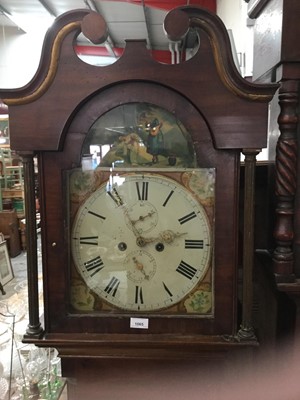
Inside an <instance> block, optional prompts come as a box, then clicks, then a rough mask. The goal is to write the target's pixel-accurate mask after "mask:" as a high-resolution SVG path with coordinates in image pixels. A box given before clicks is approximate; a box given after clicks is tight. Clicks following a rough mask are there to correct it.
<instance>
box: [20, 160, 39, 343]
mask: <svg viewBox="0 0 300 400" xmlns="http://www.w3.org/2000/svg"><path fill="white" fill-rule="evenodd" d="M21 157H22V161H23V168H24V200H25V218H26V245H27V281H28V309H29V324H28V327H27V330H26V335H25V336H26V337H37V336H38V337H39V336H40V335H41V334H42V333H43V329H42V327H41V323H40V317H39V290H38V261H37V233H36V208H35V179H34V163H33V153H29V154H21Z"/></svg>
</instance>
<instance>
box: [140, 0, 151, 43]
mask: <svg viewBox="0 0 300 400" xmlns="http://www.w3.org/2000/svg"><path fill="white" fill-rule="evenodd" d="M142 7H143V12H144V18H145V25H146V30H147V41H148V44H149V49H150V50H152V41H151V38H150V28H149V22H148V16H147V9H146V5H145V1H144V0H142Z"/></svg>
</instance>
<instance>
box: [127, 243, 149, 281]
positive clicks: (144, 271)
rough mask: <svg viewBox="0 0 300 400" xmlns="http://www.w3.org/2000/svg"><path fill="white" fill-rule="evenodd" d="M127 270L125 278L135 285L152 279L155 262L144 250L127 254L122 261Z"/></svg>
mask: <svg viewBox="0 0 300 400" xmlns="http://www.w3.org/2000/svg"><path fill="white" fill-rule="evenodd" d="M124 266H125V268H126V269H127V277H128V279H130V280H131V281H133V282H135V283H142V282H143V281H145V280H147V281H149V280H150V279H152V278H153V276H154V275H155V272H156V261H155V259H154V257H152V255H151V254H150V253H148V252H147V251H144V250H136V251H133V252H131V253H129V254H128V256H127V257H126V259H125V260H124Z"/></svg>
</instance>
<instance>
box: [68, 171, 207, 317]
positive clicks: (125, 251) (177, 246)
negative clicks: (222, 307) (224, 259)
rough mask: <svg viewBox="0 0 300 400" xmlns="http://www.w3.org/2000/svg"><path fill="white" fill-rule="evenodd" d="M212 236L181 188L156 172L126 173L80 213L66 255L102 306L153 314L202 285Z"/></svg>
mask: <svg viewBox="0 0 300 400" xmlns="http://www.w3.org/2000/svg"><path fill="white" fill-rule="evenodd" d="M211 236H212V234H211V228H210V223H209V219H208V217H207V215H206V212H205V209H204V207H203V206H202V205H201V204H200V203H199V201H198V199H196V197H195V196H194V195H193V194H192V193H191V192H190V191H189V190H188V189H187V188H186V187H185V186H183V185H181V184H180V183H178V182H177V181H175V180H173V179H170V178H168V177H166V176H164V175H161V174H157V173H156V174H154V173H130V174H129V173H128V174H124V175H118V179H117V181H116V183H114V184H109V182H105V183H104V184H102V185H100V187H99V188H97V189H96V190H95V191H94V192H93V193H92V194H91V195H90V196H89V197H88V198H87V199H86V200H85V201H84V203H83V204H82V205H81V206H80V208H79V209H78V211H77V214H76V216H75V219H74V222H73V226H72V233H71V240H72V248H71V251H72V257H73V261H74V263H75V266H76V268H77V271H78V272H79V274H80V276H81V277H82V278H83V280H84V281H85V283H86V285H87V286H88V287H89V288H90V289H92V290H93V292H95V293H96V294H97V295H98V296H99V297H100V298H101V299H102V300H104V301H105V302H107V303H108V304H110V305H112V306H114V307H117V308H120V309H123V310H129V311H140V312H153V311H159V310H162V309H165V308H168V307H170V306H173V305H175V304H177V303H179V302H180V301H182V300H183V299H184V298H185V297H186V296H187V295H188V294H190V293H191V292H193V290H194V289H195V288H196V287H197V286H198V284H199V282H201V281H202V280H203V278H204V276H205V274H206V272H207V269H208V266H209V265H210V261H211Z"/></svg>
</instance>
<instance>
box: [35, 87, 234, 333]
mask: <svg viewBox="0 0 300 400" xmlns="http://www.w3.org/2000/svg"><path fill="white" fill-rule="evenodd" d="M145 101H146V102H147V103H150V104H155V105H157V106H159V107H162V108H164V109H166V110H168V111H169V112H171V113H173V114H174V115H176V118H177V119H178V120H180V121H181V122H182V124H183V125H184V126H185V127H186V129H187V131H188V132H189V134H190V135H191V138H192V142H193V144H194V147H195V153H196V159H197V166H198V167H201V168H215V169H216V175H217V179H216V188H215V199H216V205H215V210H216V211H215V221H214V225H215V238H214V243H215V244H214V263H215V265H216V272H215V276H214V279H215V282H214V287H215V289H214V290H215V316H214V318H207V319H203V318H201V321H199V319H198V318H197V317H196V316H195V317H193V318H192V317H189V318H186V319H184V321H185V322H184V328H181V329H178V318H176V317H173V318H170V317H164V318H163V317H162V316H159V315H155V314H153V313H152V314H151V313H148V315H147V317H148V318H149V320H150V321H149V328H148V331H147V333H162V332H164V333H166V332H167V333H178V334H179V333H185V334H188V333H201V334H215V335H217V334H231V333H232V327H233V326H235V318H236V314H235V304H234V302H235V300H233V299H236V297H235V290H236V288H235V274H236V271H235V265H236V258H237V248H236V245H234V243H236V242H237V241H236V233H235V232H236V228H235V226H234V224H232V223H229V222H228V223H226V219H227V218H228V219H230V221H235V223H237V222H236V221H237V215H236V204H237V196H236V193H237V187H236V186H235V185H237V183H235V184H234V183H233V182H236V180H235V178H236V176H237V175H238V172H237V171H238V157H239V154H238V152H237V151H236V152H229V153H228V152H225V151H224V152H219V153H218V156H217V157H216V150H215V149H214V147H213V144H212V143H213V141H212V137H211V134H210V130H209V127H208V125H207V123H206V122H205V120H204V119H203V117H202V116H201V114H200V113H199V111H197V109H196V108H195V107H194V106H193V105H192V104H191V103H190V102H188V101H187V100H186V99H184V98H183V97H182V96H180V95H178V94H177V93H176V92H174V91H172V90H170V89H167V88H164V87H162V86H160V85H155V84H149V83H137V82H136V83H130V84H126V83H122V84H118V85H116V86H115V87H113V88H109V89H106V90H105V91H103V92H102V93H100V94H97V95H95V96H94V97H93V98H92V99H90V100H89V101H88V102H86V104H84V106H83V107H81V109H80V110H79V111H78V112H77V113H76V115H75V117H74V118H73V119H72V121H71V123H70V126H69V127H68V130H67V132H66V134H65V143H64V148H63V150H62V151H61V152H58V153H53V152H43V154H42V155H41V156H40V164H41V165H42V171H43V176H44V182H43V191H42V192H43V199H42V204H43V207H44V208H45V209H44V218H43V223H44V224H45V225H46V226H47V232H46V233H45V235H46V238H45V241H46V243H51V242H52V241H51V240H49V239H48V238H47V237H48V235H51V236H52V232H55V243H56V246H55V247H54V248H53V247H51V252H47V257H46V260H45V263H46V265H47V266H48V267H47V268H51V273H50V271H49V273H47V274H46V276H47V285H46V288H47V287H49V289H50V291H51V292H52V290H53V285H54V287H55V292H56V296H55V297H53V296H50V295H49V296H47V299H48V300H47V304H48V307H47V310H48V311H47V315H46V321H47V329H46V331H47V332H48V333H50V332H51V331H53V332H65V333H66V332H77V333H79V332H82V331H88V332H94V333H105V332H113V333H121V332H122V333H130V332H132V329H131V328H130V326H129V319H130V316H132V315H129V314H128V312H127V313H124V312H123V316H122V313H121V314H120V313H119V314H117V315H109V314H103V315H101V313H100V315H89V313H79V312H77V313H76V312H75V313H74V311H73V312H72V309H71V307H70V306H69V303H70V300H69V299H70V293H69V290H68V287H69V283H70V267H68V268H65V267H64V268H62V265H67V266H70V264H71V256H70V253H69V252H68V251H62V250H63V249H68V248H69V246H70V243H69V242H68V236H69V235H68V230H69V228H70V227H69V226H68V221H67V220H66V216H67V215H68V212H67V205H68V204H67V203H68V201H67V200H66V199H67V193H66V188H67V186H66V181H65V175H64V173H62V171H68V170H70V169H72V168H74V167H80V165H81V157H82V148H83V145H84V140H85V138H86V135H87V134H88V132H89V130H90V129H91V127H92V126H93V124H94V123H95V121H97V119H98V118H99V116H101V115H103V114H104V113H105V112H107V111H108V110H110V109H113V108H115V107H117V106H119V105H120V103H121V104H122V103H123V104H127V103H130V102H145ZM224 165H226V169H225V168H223V167H222V166H224ZM229 182H230V184H229ZM53 187H55V188H56V190H55V191H54V190H53ZM58 188H60V190H57V189H58ZM50 199H51V201H50V203H49V200H50ZM62 204H64V205H65V206H64V207H63V208H62V207H61V205H62ZM221 209H224V210H226V212H220V211H219V210H221ZM58 225H59V226H60V227H59V228H58ZM233 260H234V261H233ZM50 266H51V267H50ZM133 315H138V314H137V313H134V314H133ZM143 316H144V315H143ZM178 317H181V315H180V316H178Z"/></svg>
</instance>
